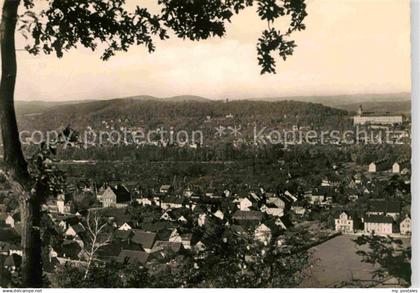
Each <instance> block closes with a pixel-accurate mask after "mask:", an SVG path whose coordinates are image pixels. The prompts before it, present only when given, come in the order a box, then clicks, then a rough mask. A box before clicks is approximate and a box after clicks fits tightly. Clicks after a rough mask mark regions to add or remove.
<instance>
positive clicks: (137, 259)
mask: <svg viewBox="0 0 420 293" xmlns="http://www.w3.org/2000/svg"><path fill="white" fill-rule="evenodd" d="M148 258H149V253H147V252H144V251H140V250H138V251H137V250H121V252H120V254H119V255H118V257H117V258H116V261H117V262H119V263H125V262H128V263H129V264H135V265H145V264H146V263H147V260H148Z"/></svg>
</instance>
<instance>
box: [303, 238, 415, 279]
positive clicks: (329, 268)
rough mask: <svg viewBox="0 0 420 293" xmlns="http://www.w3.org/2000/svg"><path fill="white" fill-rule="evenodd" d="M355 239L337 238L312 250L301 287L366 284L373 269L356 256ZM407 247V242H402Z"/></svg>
mask: <svg viewBox="0 0 420 293" xmlns="http://www.w3.org/2000/svg"><path fill="white" fill-rule="evenodd" d="M356 237H357V236H353V235H341V236H339V237H335V238H333V239H331V240H329V241H326V242H324V243H322V244H320V245H318V246H316V247H314V248H312V253H313V255H312V258H313V260H314V262H315V263H314V265H313V267H312V268H311V269H310V270H309V273H308V276H307V277H306V279H305V280H304V281H303V283H302V284H301V287H334V286H340V284H345V283H347V285H345V287H348V285H349V284H351V283H352V282H353V281H354V280H358V281H360V282H366V283H368V282H369V281H370V280H374V278H373V276H372V272H373V271H374V270H375V267H374V266H372V265H371V264H367V263H363V262H362V257H361V256H359V255H357V254H356V251H357V250H360V249H361V248H360V247H358V246H357V245H356V244H355V243H354V242H353V241H352V239H356ZM403 241H404V242H407V245H408V243H409V241H410V240H409V239H404V240H403Z"/></svg>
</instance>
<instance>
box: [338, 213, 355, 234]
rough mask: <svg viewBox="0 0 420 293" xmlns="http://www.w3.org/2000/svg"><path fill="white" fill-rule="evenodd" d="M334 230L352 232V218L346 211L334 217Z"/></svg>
mask: <svg viewBox="0 0 420 293" xmlns="http://www.w3.org/2000/svg"><path fill="white" fill-rule="evenodd" d="M335 231H341V232H344V233H352V232H353V220H352V218H351V217H350V216H349V215H347V213H346V212H342V213H341V214H340V216H339V217H338V219H335Z"/></svg>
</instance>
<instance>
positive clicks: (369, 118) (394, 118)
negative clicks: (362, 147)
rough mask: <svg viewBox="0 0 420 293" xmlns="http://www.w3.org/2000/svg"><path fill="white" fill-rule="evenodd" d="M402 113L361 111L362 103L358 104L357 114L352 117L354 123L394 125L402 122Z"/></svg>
mask: <svg viewBox="0 0 420 293" xmlns="http://www.w3.org/2000/svg"><path fill="white" fill-rule="evenodd" d="M402 122H403V116H402V115H390V114H389V113H385V114H379V113H374V112H363V108H362V105H360V107H359V110H358V111H357V115H356V116H354V117H353V124H354V125H366V124H373V125H394V124H402Z"/></svg>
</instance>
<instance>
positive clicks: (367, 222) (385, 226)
mask: <svg viewBox="0 0 420 293" xmlns="http://www.w3.org/2000/svg"><path fill="white" fill-rule="evenodd" d="M393 222H394V219H393V218H392V217H390V216H383V215H371V216H367V217H366V218H364V219H363V223H364V231H365V233H368V234H371V233H374V234H377V235H390V234H392V223H393Z"/></svg>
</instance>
